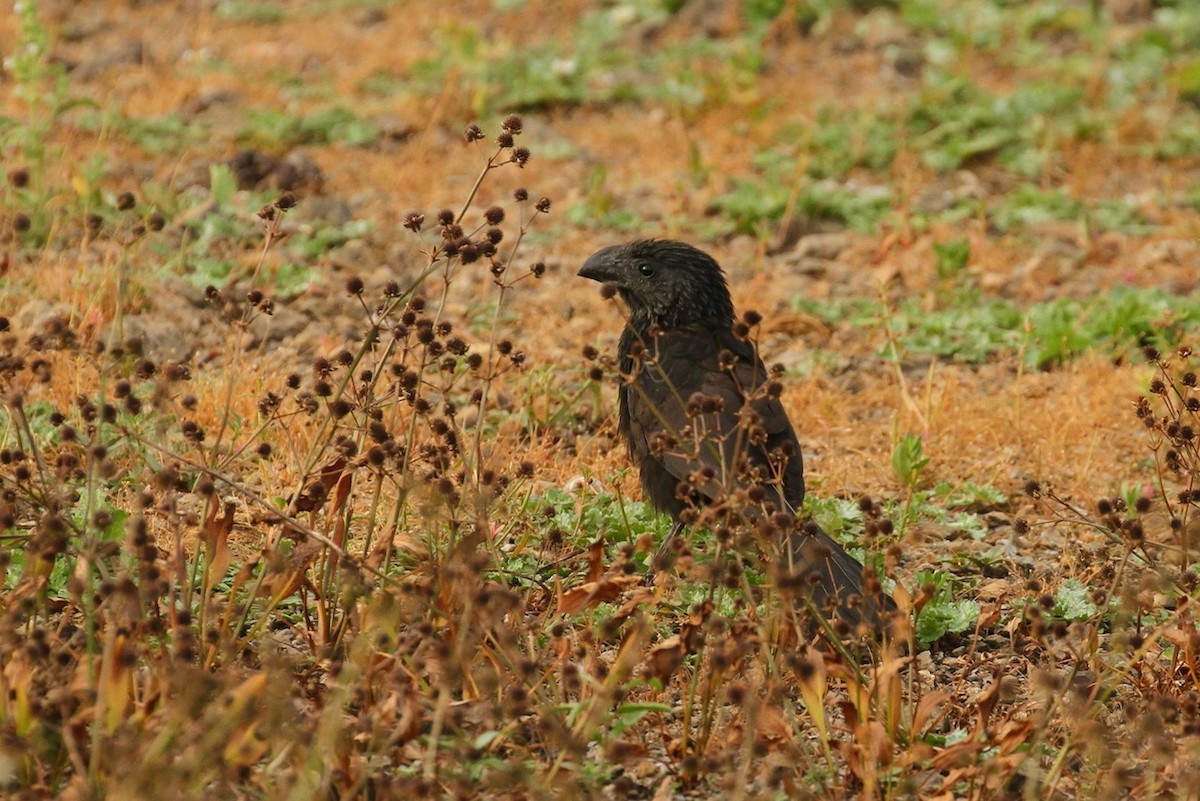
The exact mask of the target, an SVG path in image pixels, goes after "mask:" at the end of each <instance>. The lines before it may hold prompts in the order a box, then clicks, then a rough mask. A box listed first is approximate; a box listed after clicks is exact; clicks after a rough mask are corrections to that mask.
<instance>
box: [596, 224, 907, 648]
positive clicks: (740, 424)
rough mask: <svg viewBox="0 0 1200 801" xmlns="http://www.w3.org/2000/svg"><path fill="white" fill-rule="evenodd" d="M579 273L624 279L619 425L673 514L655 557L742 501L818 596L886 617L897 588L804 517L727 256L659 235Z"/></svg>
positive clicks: (787, 431)
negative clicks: (711, 513) (717, 510)
mask: <svg viewBox="0 0 1200 801" xmlns="http://www.w3.org/2000/svg"><path fill="white" fill-rule="evenodd" d="M579 275H581V276H582V277H584V278H590V279H592V280H593V281H599V282H601V283H603V284H607V285H611V286H613V287H615V288H616V290H617V292H618V293H620V295H621V298H622V300H624V302H625V304H626V305H627V306H628V308H629V319H628V321H627V324H626V326H625V330H624V332H623V333H622V334H621V341H620V344H619V346H618V359H619V368H620V372H621V376H622V382H621V386H620V390H619V396H618V400H619V406H620V431H621V436H622V437H623V438H624V439H625V442H626V444H627V445H628V446H629V455H630V457H631V458H632V460H633V462H634V464H635V465H637V468H638V470H639V472H640V474H641V479H642V487H643V489H644V490H645V492H646V496H647V497H648V498H649V500H650V502H651V503H652V504H653V505H654V506H655V507H656V508H657V509H659V510H660V511H663V512H666V513H668V514H670V515H671V517H672V518H673V519H674V520H675V525H674V526H673V527H672V529H671V534H669V535H668V537H667V540H666V541H664V543H663V547H662V548H660V549H659V554H656V557H655V559H654V560H653V561H652V569H654V567H655V566H656V565H655V563H657V562H658V561H659V555H661V554H662V553H663V551H664V550H665V549H666V547H667V545H668V543H669V542H670V540H671V539H672V538H673V537H674V536H676V535H677V534H678V532H679V531H680V530H681V529H682V528H683V525H684V523H685V522H691V521H692V520H694V519H696V517H697V516H698V514H699V513H701V512H702V511H703V510H704V509H706V508H709V507H713V506H717V505H726V506H727V507H730V508H732V507H733V506H736V505H737V504H738V502H739V501H740V502H741V505H742V506H744V507H745V511H744V513H743V519H745V520H747V521H748V522H749V521H753V523H754V524H755V526H756V528H757V529H758V530H759V531H768V532H775V536H777V537H778V538H779V540H780V541H779V545H780V546H783V545H784V543H786V547H781V549H780V553H781V558H784V559H786V560H787V564H786V566H787V567H788V568H789V570H788V571H787V572H786V573H785V575H789V576H791V577H793V578H795V579H798V581H796V582H795V586H799V587H800V588H801V590H802V591H803V592H805V593H806V594H808V596H809V597H811V599H812V601H813V603H814V604H815V605H816V606H818V607H819V608H825V609H828V608H831V607H833V606H837V607H838V609H839V612H840V613H841V614H842V615H843V616H844V617H846V618H847V621H848V622H852V623H855V622H858V621H865V622H867V623H868V624H871V625H874V626H878V625H879V623H880V617H879V610H880V607H881V603H882V605H883V607H884V608H889V609H890V608H891V605H890V599H886V600H884V601H881V600H880V599H879V598H867V597H866V596H865V594H864V592H863V569H862V565H861V564H859V562H858V561H857V560H855V559H854V557H852V556H850V554H848V553H846V551H845V550H844V549H843V548H842V547H841V546H840V545H839V544H838V543H837V542H836V541H834V540H833V539H832V538H831V537H830V536H829V535H828V534H826V533H825V532H824V531H822V530H821V528H820V527H819V526H817V525H816V524H815V523H811V522H810V523H808V524H805V525H800V524H797V523H796V521H795V513H796V512H797V511H798V510H799V509H800V507H801V504H802V503H803V502H804V462H803V459H802V458H801V455H800V442H799V440H797V438H796V432H795V431H794V430H793V429H792V424H791V422H790V421H789V420H788V417H787V413H786V412H785V411H784V409H783V405H782V404H781V403H780V402H779V397H778V395H779V390H780V386H779V384H778V383H777V382H774V381H772V380H771V379H770V377H769V376H768V374H767V371H766V369H765V368H764V367H763V363H762V360H761V359H760V358H759V357H758V354H757V352H756V350H755V348H754V346H753V344H752V343H751V342H749V341H748V339H747V334H748V332H749V325H748V324H747V322H746V321H735V319H734V313H733V302H732V300H731V299H730V297H729V289H728V287H727V286H726V283H725V276H724V273H723V272H722V271H721V267H720V266H719V265H718V264H717V262H716V261H715V260H714V259H713V258H712V257H711V256H709V255H708V254H707V253H704V252H703V251H700V250H698V249H696V248H694V247H692V246H691V245H687V244H684V243H682V242H674V241H669V240H657V239H649V240H641V241H637V242H632V243H629V244H625V245H614V246H612V247H607V248H604V249H603V250H601V251H599V252H597V253H595V254H594V255H592V256H591V257H590V258H589V259H588V260H587V261H586V262H585V263H584V265H583V267H582V268H581V269H580V271H579ZM750 322H754V321H753V320H751V321H750ZM689 510H691V511H689Z"/></svg>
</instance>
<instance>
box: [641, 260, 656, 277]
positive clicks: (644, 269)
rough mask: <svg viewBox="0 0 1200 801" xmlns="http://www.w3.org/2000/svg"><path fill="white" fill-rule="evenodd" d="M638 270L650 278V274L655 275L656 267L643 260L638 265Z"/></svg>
mask: <svg viewBox="0 0 1200 801" xmlns="http://www.w3.org/2000/svg"><path fill="white" fill-rule="evenodd" d="M638 272H639V273H641V274H642V275H644V276H646V277H647V278H649V277H650V276H652V275H654V268H653V267H651V266H650V265H649V264H646V263H645V262H642V263H641V264H639V265H638Z"/></svg>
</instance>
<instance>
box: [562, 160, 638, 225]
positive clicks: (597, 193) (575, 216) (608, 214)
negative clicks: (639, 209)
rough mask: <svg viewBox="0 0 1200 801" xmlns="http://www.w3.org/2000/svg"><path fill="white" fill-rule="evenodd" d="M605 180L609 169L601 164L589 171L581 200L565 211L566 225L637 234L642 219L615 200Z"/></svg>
mask: <svg viewBox="0 0 1200 801" xmlns="http://www.w3.org/2000/svg"><path fill="white" fill-rule="evenodd" d="M607 180H608V169H607V168H605V167H604V166H603V165H601V164H598V165H596V166H594V167H592V169H591V170H589V171H588V177H587V188H586V189H585V191H584V195H583V199H582V200H580V201H579V202H578V203H575V204H573V205H572V206H571V207H570V208H568V209H567V222H569V223H570V224H571V225H576V226H581V227H585V228H601V229H614V230H618V231H635V230H637V229H638V228H639V227H640V226H641V224H642V220H641V218H640V217H638V215H637V214H636V213H634V212H633V211H632V210H630V209H629V208H627V207H626V206H624V205H622V204H621V203H620V202H618V198H617V196H616V195H615V194H614V193H613V192H612V191H610V190H609V189H607V188H606V186H605V184H606V182H607Z"/></svg>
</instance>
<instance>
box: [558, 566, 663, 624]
mask: <svg viewBox="0 0 1200 801" xmlns="http://www.w3.org/2000/svg"><path fill="white" fill-rule="evenodd" d="M641 581H642V578H641V576H626V575H620V576H608V577H605V578H603V579H601V580H600V581H589V582H587V583H586V584H581V585H580V586H578V587H572V588H571V589H569V590H567V591H566V592H564V593H562V595H560V596H559V598H558V611H559V614H563V615H577V614H579V613H580V612H582V611H583V610H585V609H591V608H592V607H594V606H596V605H598V604H602V603H607V602H609V601H614V600H616V599H617V598H620V597H621V593H623V592H625V590H626V588H628V587H630V586H631V585H634V584H640V583H641Z"/></svg>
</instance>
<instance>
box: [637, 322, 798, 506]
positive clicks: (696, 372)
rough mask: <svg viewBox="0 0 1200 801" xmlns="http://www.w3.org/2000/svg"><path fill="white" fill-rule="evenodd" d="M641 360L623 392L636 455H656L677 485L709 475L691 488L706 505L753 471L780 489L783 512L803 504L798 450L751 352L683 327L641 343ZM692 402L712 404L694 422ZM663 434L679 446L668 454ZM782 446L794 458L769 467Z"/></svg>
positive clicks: (739, 343)
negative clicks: (699, 473)
mask: <svg viewBox="0 0 1200 801" xmlns="http://www.w3.org/2000/svg"><path fill="white" fill-rule="evenodd" d="M646 354H647V356H646V358H644V359H643V360H642V365H641V367H640V369H638V370H637V371H636V376H635V377H634V378H633V380H632V381H631V382H630V383H629V384H628V385H627V386H626V387H625V388H624V391H625V392H626V393H628V394H627V402H628V409H629V420H628V427H629V435H630V437H631V440H632V442H633V443H634V444H633V450H634V451H635V452H639V451H640V452H641V453H643V454H645V453H656V458H657V459H658V461H659V462H660V463H661V464H662V465H663V467H664V468H666V470H667V471H668V472H669V473H670V474H671V475H673V476H674V477H675V478H676V479H678V480H680V481H683V480H687V479H688V478H689V477H693V478H694V476H693V474H694V473H695V471H696V470H697V468H704V467H707V468H710V469H711V471H712V474H713V475H712V477H711V478H707V479H704V480H700V481H698V482H697V483H696V489H697V490H698V491H699V492H700V493H701V494H703V495H706V496H708V497H709V498H710V499H711V498H717V497H720V496H721V495H722V494H724V493H726V492H728V491H729V490H731V489H733V488H735V487H737V486H744V485H745V483H746V480H745V475H746V468H747V467H749V468H753V469H756V470H757V471H758V473H759V476H760V479H759V481H758V482H756V483H759V484H761V485H763V486H764V487H766V488H768V490H770V491H771V493H772V494H773V495H775V496H776V497H778V488H780V487H782V490H783V492H782V495H783V497H784V498H785V499H786V501H787V502H788V504H789V505H791V506H792V507H793V508H795V507H798V506H799V504H800V503H801V502H802V501H803V500H804V468H803V464H802V462H801V460H800V448H799V443H798V442H797V441H796V434H795V432H794V430H793V429H792V425H791V423H790V422H789V421H788V417H787V413H786V412H785V411H784V409H783V405H782V404H781V403H780V402H779V400H778V399H777V398H774V397H770V396H768V395H767V394H766V393H765V391H764V386H765V384H766V381H767V374H766V370H765V368H764V367H763V364H762V361H761V360H760V359H759V358H758V355H757V354H756V353H755V351H754V348H753V346H751V345H750V344H749V343H748V342H746V341H745V340H742V339H739V338H737V337H735V336H734V335H733V333H732V332H730V331H712V330H704V329H702V328H695V327H684V328H678V329H673V330H671V331H668V332H666V333H664V334H662V335H660V336H659V337H658V338H657V339H655V340H653V341H651V342H648V343H646ZM697 395H699V396H701V397H704V398H708V399H710V400H709V406H708V410H707V411H702V412H701V413H699V414H696V409H695V408H694V407H695V404H694V403H693V397H694V396H697ZM747 401H748V402H747ZM689 403H691V404H692V406H693V408H692V409H691V410H690V411H689V408H688V407H689ZM714 407H715V408H714ZM745 412H752V413H753V414H752V415H747V414H746V413H745ZM751 418H753V419H751ZM756 429H757V431H756ZM663 433H665V434H668V435H670V436H671V437H673V438H674V439H675V440H676V443H675V444H674V445H673V446H672V447H670V448H667V449H665V450H664V449H663V448H662V444H663V443H662V442H659V443H657V444H656V443H655V441H654V440H655V437H656V435H659V434H663ZM752 433H756V434H757V435H758V436H757V437H756V438H755V437H752ZM752 440H756V441H752ZM785 443H790V446H789V447H788V448H787V449H788V450H790V451H791V453H792V455H791V457H790V458H789V459H784V460H782V461H781V460H779V459H776V460H775V461H774V462H773V461H772V459H771V454H772V452H773V451H774V452H776V454H777V455H778V454H779V452H780V449H781V446H784V445H785Z"/></svg>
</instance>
